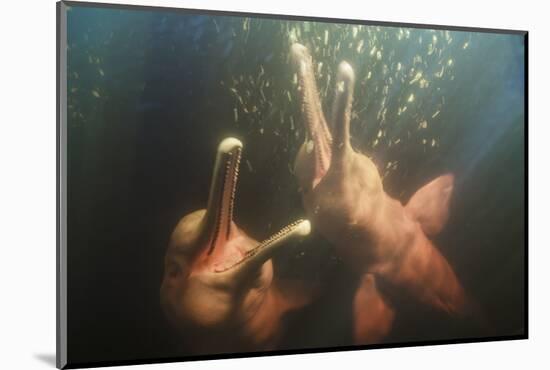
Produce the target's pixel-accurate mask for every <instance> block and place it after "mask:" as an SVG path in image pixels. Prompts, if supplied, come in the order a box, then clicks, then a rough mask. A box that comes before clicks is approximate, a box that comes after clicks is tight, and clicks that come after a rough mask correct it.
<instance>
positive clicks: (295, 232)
mask: <svg viewBox="0 0 550 370" xmlns="http://www.w3.org/2000/svg"><path fill="white" fill-rule="evenodd" d="M242 148H243V144H242V143H241V142H240V141H239V140H238V139H235V138H226V139H224V140H223V141H222V142H221V143H220V145H219V146H218V151H217V155H216V162H215V164H214V174H213V180H212V185H211V188H210V195H209V198H208V206H207V209H206V217H205V219H204V220H205V224H204V227H205V229H204V231H205V233H204V235H205V237H206V238H207V239H206V240H205V242H206V243H208V251H207V255H212V254H213V253H214V251H216V250H217V251H220V253H221V255H223V256H225V257H229V256H230V255H231V253H230V254H229V255H228V254H226V253H225V252H227V250H226V251H225V252H224V251H223V250H224V248H227V247H228V246H227V244H228V243H231V240H232V238H234V237H236V234H235V233H234V230H235V226H234V225H233V208H234V204H235V191H236V186H237V179H238V177H239V166H240V162H241V155H242ZM310 229H311V226H310V223H309V221H307V220H298V221H296V222H293V223H291V224H290V225H288V226H286V227H284V228H282V229H281V230H280V231H279V232H277V233H276V234H274V235H272V236H271V237H269V238H268V239H266V240H264V241H263V242H261V243H259V244H258V245H256V246H255V247H253V248H252V249H249V250H247V251H245V252H237V253H242V255H240V256H239V257H238V258H236V260H234V261H227V263H225V264H220V265H218V267H216V269H215V272H224V271H228V270H231V269H234V268H236V267H238V266H242V267H244V266H243V265H247V268H246V269H244V268H243V270H251V269H252V268H253V267H254V266H256V265H259V264H263V263H264V262H265V261H266V260H267V259H269V258H270V257H271V254H272V253H273V251H274V250H275V249H276V248H277V247H278V246H280V245H281V244H282V243H284V242H286V241H288V240H289V239H291V238H294V237H299V236H305V235H308V234H309V232H310ZM216 253H217V252H216ZM253 261H256V263H254V262H253ZM244 262H247V263H244ZM248 266H249V267H248Z"/></svg>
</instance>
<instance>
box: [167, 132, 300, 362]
mask: <svg viewBox="0 0 550 370" xmlns="http://www.w3.org/2000/svg"><path fill="white" fill-rule="evenodd" d="M241 151H242V143H241V142H240V141H239V140H237V139H235V138H227V139H225V140H223V141H222V142H221V143H220V145H219V147H218V152H217V157H216V162H215V167H214V173H213V180H212V183H211V188H210V194H209V198H208V205H207V208H206V209H202V210H198V211H195V212H193V213H191V214H188V215H187V216H185V217H183V218H182V219H181V220H180V221H179V223H178V224H177V226H176V228H175V230H174V231H173V233H172V236H171V239H170V242H169V245H168V249H167V251H166V256H165V262H164V278H163V281H162V286H161V291H160V298H161V305H162V307H163V310H164V312H165V314H166V316H167V317H168V319H169V320H170V321H171V322H172V323H173V324H174V326H175V327H177V328H178V329H179V330H181V331H182V332H184V333H186V336H187V337H191V338H192V343H190V346H191V348H192V350H193V351H194V353H222V352H235V351H247V350H261V349H263V350H266V349H273V348H275V346H276V345H277V341H278V340H279V338H280V336H281V335H282V333H283V330H284V325H283V316H284V315H285V313H287V312H289V311H292V310H295V309H297V308H300V307H302V306H304V305H305V304H307V303H308V302H309V300H310V295H309V294H308V292H307V291H304V290H303V289H301V285H300V283H299V282H289V281H284V280H282V279H277V278H276V277H275V276H274V271H273V264H272V261H271V257H272V256H273V253H274V252H275V251H276V250H277V249H279V248H280V247H281V246H283V245H284V243H285V242H287V241H289V240H290V239H293V238H299V237H303V236H305V235H307V234H309V232H310V224H309V221H307V220H298V221H296V222H294V223H292V224H290V225H288V226H286V227H284V228H283V229H282V230H281V231H279V232H278V233H276V234H275V235H273V236H271V237H269V238H268V239H266V240H265V241H263V242H261V243H259V242H257V241H256V240H254V239H252V238H251V237H249V236H248V235H247V234H246V233H245V232H244V231H243V230H241V229H240V228H239V227H238V226H237V225H236V224H235V222H234V221H233V206H234V199H235V189H236V182H237V177H238V171H239V163H240V159H241Z"/></svg>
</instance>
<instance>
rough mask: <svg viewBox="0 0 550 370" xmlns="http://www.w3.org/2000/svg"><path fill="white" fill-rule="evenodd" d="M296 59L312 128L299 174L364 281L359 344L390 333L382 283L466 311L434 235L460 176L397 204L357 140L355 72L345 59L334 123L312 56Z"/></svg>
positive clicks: (321, 220)
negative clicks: (378, 286)
mask: <svg viewBox="0 0 550 370" xmlns="http://www.w3.org/2000/svg"><path fill="white" fill-rule="evenodd" d="M290 55H291V62H292V64H293V67H294V69H295V71H296V73H297V75H298V81H299V85H298V89H299V96H300V98H301V104H302V118H303V122H304V126H305V129H306V140H305V142H304V144H303V145H302V147H301V148H300V150H299V152H298V154H297V157H296V161H295V171H294V172H295V174H296V176H297V178H298V182H299V185H300V188H301V191H302V199H303V204H304V208H305V210H306V213H307V215H308V218H309V219H310V220H311V222H312V223H313V225H314V227H315V228H316V229H317V230H319V232H320V233H321V234H322V235H323V236H324V237H325V238H326V239H327V240H328V241H330V242H331V243H332V244H334V246H335V248H336V250H337V253H338V254H339V255H340V256H341V258H342V259H343V260H344V261H345V262H346V263H347V264H348V265H349V266H350V268H352V269H353V270H354V272H356V274H357V276H358V278H359V279H360V284H359V288H358V291H357V293H356V295H355V299H354V316H355V326H356V328H355V331H354V332H355V340H356V342H358V343H371V342H376V341H378V340H380V339H382V338H383V337H384V336H385V335H386V334H387V333H388V331H389V329H390V328H391V323H392V321H393V308H391V306H390V304H389V303H388V302H387V301H386V299H385V298H384V297H382V296H381V295H380V293H379V292H378V290H377V289H376V280H378V279H384V281H385V282H387V283H388V285H390V286H393V287H395V288H396V289H399V290H400V291H403V290H406V291H407V292H408V294H410V295H411V296H413V297H414V298H415V299H417V300H419V301H421V302H423V303H425V304H428V305H431V306H433V307H436V308H439V309H441V310H443V311H445V312H448V313H450V314H460V313H461V312H462V311H463V310H464V306H465V297H464V291H463V289H462V286H461V284H460V283H459V281H458V279H457V277H456V275H455V273H454V271H453V269H452V268H451V266H450V265H449V263H448V262H447V261H446V259H445V258H444V257H443V256H442V255H441V254H440V253H439V251H438V250H437V249H436V248H435V247H434V245H433V243H432V242H431V240H430V239H429V238H428V236H432V235H434V234H437V233H438V232H439V231H440V230H441V229H442V228H443V226H444V224H445V223H446V221H447V218H448V205H449V199H450V196H451V194H452V189H453V181H454V180H453V175H451V174H448V175H445V176H441V177H439V178H437V179H435V180H433V181H432V182H430V183H429V184H428V185H426V186H425V187H423V188H421V189H420V190H419V191H417V192H416V194H415V195H414V196H413V198H412V199H411V200H410V201H409V204H408V205H407V206H403V205H402V204H401V203H400V202H399V201H397V200H394V199H392V198H391V197H390V196H388V195H387V194H386V192H385V191H384V187H383V184H382V180H381V177H380V175H379V172H378V169H377V168H376V165H375V164H374V163H373V162H372V161H371V160H370V159H369V158H368V157H367V156H366V155H364V154H361V153H358V152H356V151H355V150H354V149H353V148H352V146H351V143H350V128H349V127H350V120H351V108H352V99H353V89H354V82H355V75H354V71H353V69H352V67H351V66H350V65H349V64H348V63H346V62H342V63H340V65H339V67H338V71H337V77H336V86H335V92H334V103H333V107H332V112H331V115H330V119H331V122H330V123H331V125H330V126H329V124H327V121H326V119H325V117H324V114H323V109H322V106H321V101H320V99H319V93H318V90H317V86H316V82H315V76H314V69H313V61H312V57H311V55H310V53H309V51H308V50H307V48H306V47H304V46H303V45H300V44H294V45H292V47H291V50H290ZM329 127H331V129H329ZM373 307H374V308H373ZM376 323H378V324H376Z"/></svg>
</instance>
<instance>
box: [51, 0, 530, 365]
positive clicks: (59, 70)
mask: <svg viewBox="0 0 550 370" xmlns="http://www.w3.org/2000/svg"><path fill="white" fill-rule="evenodd" d="M73 6H74V7H88V8H110V9H120V10H133V11H160V12H178V13H185V14H197V15H211V16H234V17H253V18H263V19H279V20H290V21H312V22H325V23H344V24H359V25H368V26H381V27H406V28H419V29H436V30H449V31H463V32H480V33H496V34H515V35H520V36H523V39H524V76H525V80H524V110H525V114H524V122H523V129H524V181H525V182H524V223H525V225H524V226H525V228H524V230H525V235H524V237H525V245H524V293H525V298H524V322H525V327H524V334H517V335H505V336H488V337H481V338H456V339H442V340H429V341H413V342H393V343H384V344H370V345H349V346H338V347H320V348H303V349H290V350H288V349H287V350H274V351H258V352H238V353H224V354H211V355H199V356H184V357H165V358H143V359H132V360H120V361H118V360H117V361H101V360H100V361H94V362H82V363H69V362H68V351H67V347H68V343H67V324H68V323H67V309H68V307H67V300H66V298H67V289H66V287H67V259H66V253H67V244H66V233H67V228H66V221H67V219H66V217H67V213H66V208H65V207H66V202H67V199H66V196H67V168H66V159H67V158H66V147H67V146H66V144H67V143H66V128H67V121H66V115H65V114H64V113H63V112H64V111H63V109H64V108H66V86H65V88H62V86H63V84H64V83H65V85H66V70H64V69H63V68H65V69H66V54H62V51H63V50H66V38H63V37H66V10H67V9H66V8H67V7H73ZM56 20H57V21H56V27H57V29H56V47H57V54H56V57H57V61H56V94H57V98H56V124H57V126H56V129H57V135H56V174H57V183H56V205H57V206H56V231H57V232H56V244H57V245H56V302H57V307H56V367H57V368H58V369H76V368H91V367H103V366H123V365H144V364H158V363H173V362H188V361H201V360H221V359H233V358H246V357H265V356H280V355H296V354H315V353H323V352H342V351H359V350H365V349H384V348H401V347H420V346H433V345H448V344H467V343H484V342H499V341H509V340H522V339H529V222H528V214H529V196H528V193H529V191H528V189H529V179H528V174H529V145H528V141H529V140H528V138H529V123H528V122H529V83H528V81H529V47H528V45H529V31H527V30H513V29H495V28H477V27H462V26H450V25H440V24H421V23H402V22H384V21H374V20H361V19H346V18H328V17H316V16H300V15H288V14H270V13H250V12H244V11H226V10H211V9H192V8H176V7H168V6H152V5H132V4H112V3H100V2H79V1H63V0H62V1H58V2H57V3H56ZM62 38H63V39H62Z"/></svg>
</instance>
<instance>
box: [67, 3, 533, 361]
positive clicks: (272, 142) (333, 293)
mask: <svg viewBox="0 0 550 370" xmlns="http://www.w3.org/2000/svg"><path fill="white" fill-rule="evenodd" d="M67 19H68V25H67V35H68V39H67V62H68V63H67V65H68V71H67V76H68V78H67V92H68V94H67V97H68V98H67V116H68V121H67V125H68V156H67V161H68V162H67V165H68V167H67V168H68V177H67V181H68V255H67V257H68V343H69V345H68V353H69V362H71V363H88V362H94V361H117V360H140V359H151V358H163V357H176V356H178V357H179V356H186V355H192V353H190V352H189V351H188V350H186V342H187V341H189V340H192V339H193V338H186V337H185V335H183V337H182V336H181V335H178V334H177V333H175V332H174V331H173V330H172V329H171V328H170V326H169V325H168V323H167V322H166V321H165V319H164V317H163V315H162V312H161V309H160V305H159V288H160V283H161V279H162V273H163V258H164V253H165V251H166V247H167V242H168V239H169V237H170V233H171V232H172V230H173V228H174V226H175V225H176V223H177V222H178V220H179V219H180V218H181V217H183V216H184V215H185V214H187V213H189V212H191V211H194V210H196V209H199V208H204V207H205V206H206V201H207V197H208V188H209V184H210V180H211V172H212V167H213V164H214V156H215V152H216V147H217V145H218V143H219V142H220V141H221V140H222V139H223V138H225V137H227V136H235V137H238V138H239V139H241V140H242V142H243V144H244V150H243V159H242V163H241V171H240V176H239V180H238V185H237V194H236V197H237V198H236V205H235V221H236V222H237V224H238V225H239V226H240V227H242V228H243V229H244V230H246V231H247V232H249V233H250V235H251V236H253V237H254V238H256V239H260V240H261V239H263V238H265V237H267V236H269V235H271V234H272V233H274V232H275V231H277V230H278V229H279V228H281V227H282V226H284V225H286V224H287V223H288V222H289V221H291V220H294V219H296V218H299V217H303V214H304V211H303V208H302V204H301V199H300V194H299V192H298V185H297V182H296V180H295V178H294V174H293V162H294V158H295V156H296V153H297V150H298V148H299V146H300V145H301V144H302V142H303V140H304V134H305V130H304V128H303V126H302V122H301V115H300V104H299V100H298V96H297V86H296V84H297V80H296V77H295V75H294V73H293V70H292V68H291V66H290V63H289V55H288V52H289V47H290V45H291V43H292V42H294V41H298V42H300V43H302V44H304V45H306V46H307V47H308V48H309V50H310V51H311V53H312V55H313V58H314V62H315V64H316V77H317V82H318V85H319V90H320V93H321V99H322V101H323V103H324V106H325V107H330V104H329V102H331V101H332V91H333V83H334V79H335V78H334V77H335V71H336V66H337V65H338V63H339V62H340V61H341V60H346V61H348V62H349V63H350V64H351V65H352V67H353V68H354V70H355V74H356V76H357V81H356V86H355V96H354V103H353V110H352V126H351V134H352V143H353V146H354V148H355V149H356V150H359V151H361V152H364V153H366V154H368V155H369V156H370V157H371V158H372V159H373V160H374V162H375V163H376V164H377V166H378V169H379V171H380V173H381V175H382V176H383V177H384V187H385V190H386V192H387V193H388V194H390V195H391V196H392V197H394V198H396V199H399V200H400V201H402V202H403V203H405V202H407V200H408V199H409V197H410V196H411V195H412V194H413V193H414V191H416V190H417V189H418V188H419V187H420V186H422V185H424V184H426V183H427V182H428V181H430V180H431V179H433V178H434V177H436V176H439V175H441V174H443V173H445V172H452V173H454V174H455V179H456V183H455V189H454V193H453V199H452V205H451V212H450V214H451V216H450V220H449V222H448V224H447V226H446V228H445V230H444V231H443V232H442V233H441V234H440V235H438V236H437V237H436V238H435V244H436V245H437V247H438V248H439V249H440V251H441V252H442V253H443V255H444V256H445V257H446V258H447V260H448V261H449V263H450V264H451V266H452V267H453V268H454V270H455V272H456V273H457V275H458V278H459V280H460V281H461V283H462V285H463V286H464V288H465V290H466V292H467V293H468V294H469V295H470V296H471V297H472V298H473V299H474V300H475V301H476V302H477V303H478V305H479V306H480V308H481V310H482V311H483V313H484V315H485V319H486V320H485V321H486V323H485V324H484V325H477V324H472V323H469V322H464V320H458V319H452V318H449V317H447V316H445V315H443V314H440V313H437V312H435V311H433V310H431V309H429V308H427V307H424V306H422V305H420V304H418V305H416V304H413V303H410V304H408V305H407V306H405V307H402V308H401V307H400V308H401V309H400V310H399V311H398V312H397V314H396V321H395V323H394V327H393V330H392V332H391V334H390V336H389V337H387V338H386V339H385V341H384V343H403V342H414V341H426V340H441V339H460V338H481V337H488V336H491V337H493V336H509V335H521V334H524V333H525V330H526V322H525V321H524V320H525V306H524V302H525V296H526V291H525V288H524V287H525V271H524V268H525V255H524V254H525V248H526V247H525V237H526V236H525V222H524V220H525V208H524V207H525V204H524V199H525V180H524V176H525V170H526V169H525V165H524V164H525V157H524V155H525V154H524V153H525V147H524V145H525V142H524V139H525V138H524V135H525V131H524V130H525V127H524V121H525V106H524V97H525V91H524V87H525V72H524V71H525V66H524V59H525V56H524V51H525V49H524V37H523V36H522V35H519V34H504V33H503V34H495V33H483V32H463V31H444V30H430V29H418V28H401V27H386V26H366V25H353V24H351V25H349V24H335V23H323V22H304V21H288V20H281V19H268V18H253V19H252V18H247V17H242V16H219V15H216V16H213V15H199V14H192V13H190V12H187V13H186V12H181V11H170V10H152V9H141V10H140V9H139V8H131V9H117V8H94V7H93V6H92V7H89V6H79V7H72V8H69V10H68V17H67ZM274 263H275V268H276V273H277V274H279V275H281V276H285V277H299V278H303V279H305V280H307V281H310V282H311V283H312V284H315V283H318V282H322V284H323V286H324V292H323V294H322V296H321V297H320V299H319V300H318V301H316V302H315V303H313V304H312V305H310V306H309V307H307V308H306V309H304V310H302V311H300V312H297V313H295V314H293V315H292V316H291V317H289V328H290V330H289V331H288V333H287V335H286V336H285V338H283V342H282V345H281V349H290V348H291V349H304V348H320V347H335V346H346V345H350V344H351V343H352V330H351V328H352V322H351V319H352V317H351V302H352V297H353V293H354V291H355V286H349V284H348V285H345V284H346V282H348V281H350V278H349V274H350V273H349V271H347V268H346V266H345V265H344V264H342V263H341V262H340V260H339V259H338V258H337V257H336V256H335V255H334V254H333V253H332V247H331V245H330V244H328V243H327V242H325V241H324V240H323V239H322V238H321V237H320V236H318V235H316V234H315V233H314V235H312V236H310V237H308V238H306V239H305V240H304V241H302V242H295V243H292V244H290V245H289V246H288V247H287V248H285V249H284V251H282V253H280V254H279V255H278V256H277V257H276V258H275V261H274Z"/></svg>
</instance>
